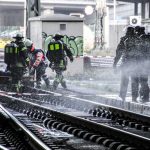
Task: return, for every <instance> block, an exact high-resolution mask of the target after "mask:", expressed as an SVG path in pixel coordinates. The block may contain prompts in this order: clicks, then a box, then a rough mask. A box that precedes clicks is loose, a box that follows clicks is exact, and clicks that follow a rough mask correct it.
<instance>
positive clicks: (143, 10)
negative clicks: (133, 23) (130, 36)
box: [141, 2, 145, 19]
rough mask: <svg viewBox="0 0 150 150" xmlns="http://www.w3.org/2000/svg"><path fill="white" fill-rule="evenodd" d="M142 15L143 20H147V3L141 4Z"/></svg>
mask: <svg viewBox="0 0 150 150" xmlns="http://www.w3.org/2000/svg"><path fill="white" fill-rule="evenodd" d="M141 14H142V19H145V2H142V3H141Z"/></svg>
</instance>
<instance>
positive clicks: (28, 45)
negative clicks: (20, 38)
mask: <svg viewBox="0 0 150 150" xmlns="http://www.w3.org/2000/svg"><path fill="white" fill-rule="evenodd" d="M24 44H25V46H26V47H31V46H32V44H33V42H32V41H31V40H29V39H26V40H25V41H24Z"/></svg>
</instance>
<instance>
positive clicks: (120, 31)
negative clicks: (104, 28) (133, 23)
mask: <svg viewBox="0 0 150 150" xmlns="http://www.w3.org/2000/svg"><path fill="white" fill-rule="evenodd" d="M125 27H126V25H116V26H114V25H110V29H109V30H110V31H111V33H110V34H109V41H110V47H109V49H110V50H111V51H114V52H115V50H116V48H117V45H118V43H119V42H120V38H121V37H122V36H124V35H125V31H124V29H125Z"/></svg>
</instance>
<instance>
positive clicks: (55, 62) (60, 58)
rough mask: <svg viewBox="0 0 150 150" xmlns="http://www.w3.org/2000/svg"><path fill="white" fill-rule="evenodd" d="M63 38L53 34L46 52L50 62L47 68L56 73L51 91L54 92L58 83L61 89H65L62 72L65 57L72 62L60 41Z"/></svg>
mask: <svg viewBox="0 0 150 150" xmlns="http://www.w3.org/2000/svg"><path fill="white" fill-rule="evenodd" d="M62 38H63V36H62V35H60V34H59V33H57V34H55V36H54V37H53V39H52V41H50V43H49V44H48V51H47V53H46V56H47V59H48V60H49V61H50V65H49V67H50V68H51V69H52V70H54V71H55V72H56V76H55V79H54V81H53V89H54V90H56V89H57V87H58V85H59V83H60V84H61V86H62V87H63V88H67V86H66V82H65V80H64V76H63V71H65V70H66V67H67V57H66V56H68V57H69V59H70V61H71V62H73V54H72V53H71V50H70V49H69V48H68V47H67V45H66V44H65V43H64V42H63V41H62V40H61V39H62Z"/></svg>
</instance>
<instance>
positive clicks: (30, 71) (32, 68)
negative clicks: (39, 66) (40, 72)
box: [29, 67, 35, 75]
mask: <svg viewBox="0 0 150 150" xmlns="http://www.w3.org/2000/svg"><path fill="white" fill-rule="evenodd" d="M34 73H35V68H34V67H31V69H30V70H29V74H30V75H34Z"/></svg>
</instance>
